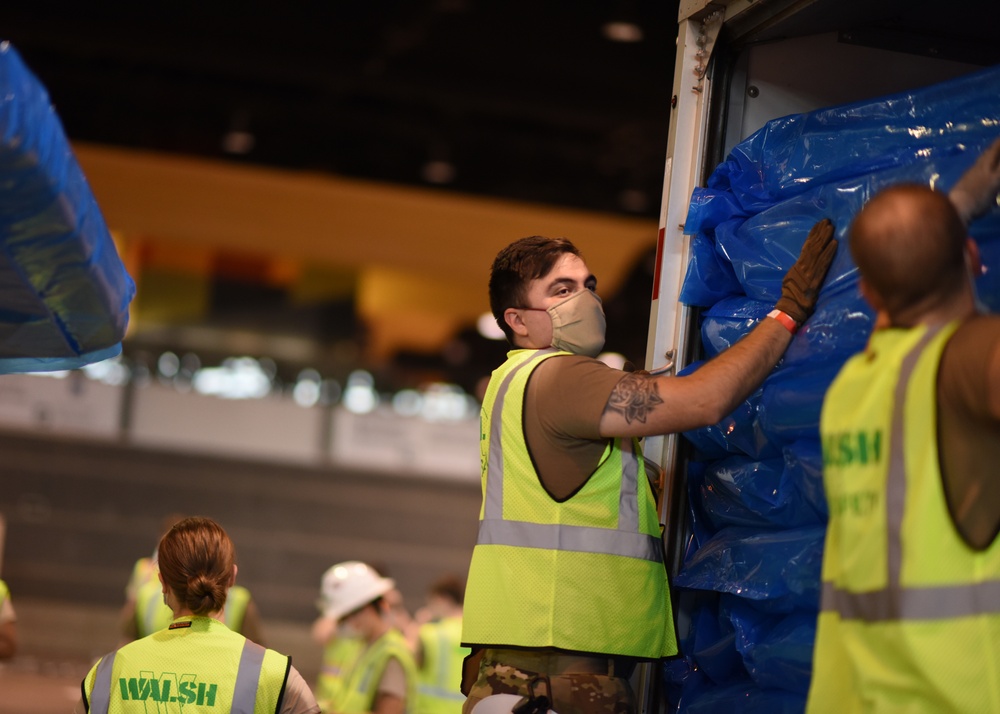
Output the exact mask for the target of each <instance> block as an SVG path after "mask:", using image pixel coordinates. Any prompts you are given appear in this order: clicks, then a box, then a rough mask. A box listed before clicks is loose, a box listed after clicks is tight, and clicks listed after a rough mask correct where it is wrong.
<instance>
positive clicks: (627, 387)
mask: <svg viewBox="0 0 1000 714" xmlns="http://www.w3.org/2000/svg"><path fill="white" fill-rule="evenodd" d="M658 404H663V400H662V399H660V394H659V392H658V391H657V389H656V380H655V379H649V378H648V377H646V376H645V375H639V374H626V375H625V376H624V377H623V378H622V380H621V381H620V382H619V383H618V384H617V385H616V386H615V388H614V390H613V391H612V392H611V396H610V397H608V404H607V406H606V407H605V409H606V410H607V411H613V412H618V413H619V414H621V415H622V416H624V417H625V421H626V422H628V423H629V424H631V423H632V422H633V421H639V422H642V423H645V422H646V417H647V416H648V415H649V413H650V412H651V411H653V409H655V408H656V406H657V405H658Z"/></svg>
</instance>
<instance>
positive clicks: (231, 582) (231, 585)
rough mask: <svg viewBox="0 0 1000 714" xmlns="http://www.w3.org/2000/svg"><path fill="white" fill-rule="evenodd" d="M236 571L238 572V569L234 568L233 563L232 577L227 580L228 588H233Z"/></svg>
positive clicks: (234, 564)
mask: <svg viewBox="0 0 1000 714" xmlns="http://www.w3.org/2000/svg"><path fill="white" fill-rule="evenodd" d="M238 571H239V568H238V567H236V563H233V577H231V578H229V587H233V585H235V584H236V573H237V572H238Z"/></svg>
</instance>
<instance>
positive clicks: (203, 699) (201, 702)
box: [198, 682, 205, 707]
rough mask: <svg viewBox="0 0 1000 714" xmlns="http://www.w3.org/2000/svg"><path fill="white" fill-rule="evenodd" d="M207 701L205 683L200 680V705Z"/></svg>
mask: <svg viewBox="0 0 1000 714" xmlns="http://www.w3.org/2000/svg"><path fill="white" fill-rule="evenodd" d="M204 703H205V683H204V682H198V706H199V707H200V706H201V705H202V704H204Z"/></svg>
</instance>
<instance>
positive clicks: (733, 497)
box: [664, 67, 1000, 713]
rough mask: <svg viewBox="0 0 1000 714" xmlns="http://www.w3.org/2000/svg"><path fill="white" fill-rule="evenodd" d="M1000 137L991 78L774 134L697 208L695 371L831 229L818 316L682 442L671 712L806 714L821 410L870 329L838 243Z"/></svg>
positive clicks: (961, 167)
mask: <svg viewBox="0 0 1000 714" xmlns="http://www.w3.org/2000/svg"><path fill="white" fill-rule="evenodd" d="M998 136H1000V67H998V68H994V69H990V70H986V71H983V72H979V73H975V74H973V75H970V76H967V77H963V78H959V79H956V80H953V81H950V82H946V83H942V84H939V85H935V86H932V87H927V88H925V89H920V90H916V91H913V92H908V93H904V94H899V95H894V96H890V97H885V98H881V99H876V100H871V101H866V102H859V103H855V104H851V105H846V106H840V107H833V108H829V109H822V110H818V111H815V112H810V113H807V114H800V115H795V116H789V117H784V118H781V119H776V120H774V121H772V122H770V123H768V124H767V125H766V126H764V127H763V128H762V129H761V130H759V131H758V132H756V133H755V134H754V135H753V136H751V137H750V138H748V139H747V140H746V141H744V142H743V143H741V144H740V145H738V146H737V147H736V148H734V149H733V151H732V153H731V154H730V155H729V157H728V158H727V160H726V161H725V162H724V163H723V164H721V165H720V166H719V167H718V168H717V169H716V170H715V172H714V173H713V174H712V176H711V177H710V179H709V181H708V185H707V187H705V188H703V189H697V190H696V191H695V194H694V196H693V197H692V200H691V207H690V211H689V214H688V217H687V220H686V221H685V227H686V230H687V231H688V232H690V233H694V235H693V237H692V244H691V260H690V264H689V266H688V270H687V275H686V277H685V281H684V285H683V287H682V290H681V296H680V297H681V300H682V301H683V302H685V303H687V304H690V305H695V306H699V307H702V308H704V309H703V310H702V311H701V335H702V344H703V349H704V353H705V355H706V356H707V357H709V358H711V357H712V356H714V355H716V354H718V353H719V352H720V351H722V350H724V349H727V348H728V347H729V346H731V345H732V344H733V343H734V342H736V341H737V340H739V339H740V338H741V337H742V336H743V335H744V334H746V332H748V331H749V330H750V329H752V327H753V325H754V324H755V323H756V322H757V321H758V320H759V319H761V317H762V316H763V315H764V314H766V312H767V311H768V310H769V309H770V308H771V307H772V306H773V305H774V303H775V301H776V300H777V299H778V297H779V296H780V294H781V279H782V277H783V276H784V274H785V272H786V271H787V270H788V268H790V267H791V266H792V264H793V263H794V262H795V260H796V258H797V256H798V252H799V249H800V248H801V246H802V243H803V241H804V240H805V237H806V235H807V234H808V232H809V230H810V228H811V227H812V226H813V225H814V224H815V223H816V222H817V221H819V220H820V219H822V218H829V219H831V220H832V221H833V223H834V226H835V230H836V237H837V239H838V240H839V241H840V244H841V245H840V248H839V250H838V253H837V256H836V258H835V260H834V263H833V265H832V266H831V269H830V272H829V274H828V276H827V279H826V282H825V284H824V286H823V290H822V292H821V294H820V298H819V302H818V304H817V307H816V311H815V313H814V314H813V316H812V317H811V318H810V319H809V321H808V322H807V323H806V324H805V325H804V326H803V328H802V329H801V330H799V332H798V333H797V334H796V336H795V337H794V338H793V340H792V343H791V345H790V346H789V348H788V350H787V351H786V353H785V356H784V358H783V359H782V362H781V363H780V364H779V365H778V367H777V368H776V369H775V370H774V372H773V373H772V374H771V375H770V376H769V377H768V378H767V379H766V380H765V382H764V384H763V385H762V387H761V388H760V389H759V390H757V392H755V393H754V394H753V395H752V396H751V397H750V398H748V399H747V400H746V401H745V402H744V403H743V404H741V405H740V406H739V408H738V409H737V410H736V411H735V412H734V413H733V414H731V415H730V416H729V417H727V418H726V419H725V420H723V421H722V422H720V424H717V425H714V426H712V427H708V428H705V429H698V430H696V431H692V432H689V433H687V434H685V437H686V438H687V439H688V440H689V441H690V442H691V444H692V445H693V447H694V452H695V455H694V458H693V460H692V461H690V462H689V464H688V469H687V475H688V484H687V485H688V494H689V500H690V504H691V517H692V525H693V528H692V532H693V537H692V539H691V541H690V543H689V544H688V549H687V554H686V557H685V561H684V564H683V566H682V568H681V571H680V573H679V574H678V576H677V577H676V578H675V580H674V584H675V586H677V588H678V592H679V595H680V597H679V603H680V606H679V609H680V610H683V609H684V608H691V609H692V614H691V616H690V618H689V619H690V623H691V628H692V630H693V632H692V633H691V634H690V636H689V637H687V638H685V639H683V640H682V642H681V647H682V655H683V658H682V661H683V663H684V665H683V666H681V665H678V664H675V665H673V667H668V668H665V670H664V676H665V678H666V679H667V685H668V691H673V692H676V693H677V696H676V697H675V698H674V699H673V700H672V701H671V703H672V704H675V705H676V709H677V710H678V711H683V712H705V713H709V712H733V711H789V712H798V711H802V709H804V706H805V696H806V692H807V690H808V684H809V673H810V667H811V653H812V645H813V640H814V638H815V619H816V612H817V609H818V590H819V575H820V563H821V554H822V544H823V536H824V526H825V521H826V516H827V512H826V503H825V499H824V495H823V488H822V457H821V453H820V446H819V433H818V426H819V415H820V408H821V406H822V400H823V395H824V394H825V392H826V389H827V387H828V386H829V384H830V382H831V381H832V380H833V378H834V376H835V375H836V374H837V372H838V371H839V369H840V367H841V366H842V365H843V363H844V362H845V361H846V360H847V358H848V357H850V356H851V355H852V354H854V353H856V352H858V351H859V350H861V349H863V347H864V345H865V343H866V341H867V340H868V337H869V335H870V332H871V328H872V322H873V317H874V314H873V311H872V310H871V308H870V307H869V306H868V305H867V304H865V302H864V301H863V300H862V298H861V296H860V294H859V291H858V289H857V275H856V270H855V267H854V265H853V263H852V261H851V258H850V253H849V250H848V247H847V241H848V232H847V229H848V227H849V225H850V222H851V220H852V218H853V217H854V215H855V214H856V213H857V211H858V210H859V209H860V208H861V207H862V205H864V203H865V202H866V201H867V200H868V199H869V198H870V197H871V196H872V195H874V194H875V193H876V192H878V191H879V190H880V189H881V188H883V187H886V186H889V185H892V184H895V183H899V182H902V181H910V182H918V183H923V184H927V185H932V186H935V187H937V188H939V189H941V190H945V191H947V190H948V189H949V188H950V187H951V186H952V185H953V184H954V183H955V181H956V180H957V179H958V178H959V177H960V176H961V174H962V173H963V172H964V171H965V170H966V169H967V168H968V167H969V166H970V165H971V164H972V162H973V161H975V159H976V158H977V157H978V155H979V154H980V152H981V151H982V150H984V149H985V148H986V147H987V146H988V145H989V144H990V143H992V141H993V140H994V139H995V138H997V137H998ZM970 233H971V235H972V236H973V237H974V238H976V239H977V242H978V243H979V245H980V250H981V253H982V256H983V263H984V265H986V266H987V267H1000V211H993V212H992V213H991V214H990V215H988V216H986V217H984V218H983V219H981V220H979V221H977V222H976V223H975V224H973V226H972V227H971V229H970ZM976 287H977V291H978V293H979V298H980V300H981V301H982V302H983V303H984V304H985V305H987V306H988V307H990V308H991V309H994V310H996V309H998V308H1000V270H996V269H994V270H987V271H986V273H985V275H984V276H983V277H981V278H980V279H979V280H978V282H977V285H976ZM698 366H699V365H697V364H696V365H692V367H691V368H690V369H697V368H698ZM699 629H700V630H701V632H700V633H699V632H697V631H698V630H699ZM734 663H735V664H734ZM671 677H675V679H674V680H673V681H672V682H671V679H670V678H671Z"/></svg>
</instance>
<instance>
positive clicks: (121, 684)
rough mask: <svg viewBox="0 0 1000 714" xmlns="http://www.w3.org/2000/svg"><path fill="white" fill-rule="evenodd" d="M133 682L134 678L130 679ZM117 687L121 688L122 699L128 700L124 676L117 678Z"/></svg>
mask: <svg viewBox="0 0 1000 714" xmlns="http://www.w3.org/2000/svg"><path fill="white" fill-rule="evenodd" d="M132 681H133V682H134V681H135V680H132ZM118 687H119V688H120V689H121V690H122V701H123V702H127V701H128V700H129V696H128V682H126V681H125V678H124V677H121V678H119V680H118Z"/></svg>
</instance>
